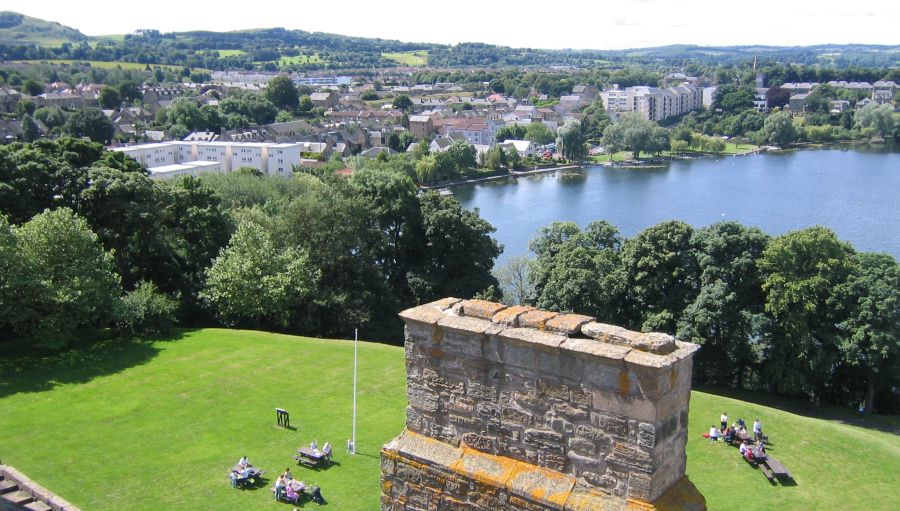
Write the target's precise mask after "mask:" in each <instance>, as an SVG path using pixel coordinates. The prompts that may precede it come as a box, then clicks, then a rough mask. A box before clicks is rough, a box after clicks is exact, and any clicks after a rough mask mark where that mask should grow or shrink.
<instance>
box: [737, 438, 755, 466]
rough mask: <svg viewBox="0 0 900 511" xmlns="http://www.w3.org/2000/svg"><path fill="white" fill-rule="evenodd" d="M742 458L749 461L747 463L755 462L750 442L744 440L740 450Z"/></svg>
mask: <svg viewBox="0 0 900 511" xmlns="http://www.w3.org/2000/svg"><path fill="white" fill-rule="evenodd" d="M739 451H740V453H741V456H743V457H744V458H746V459H747V461H753V449H752V448H751V447H750V441H749V440H744V443H742V444H741V447H740V449H739Z"/></svg>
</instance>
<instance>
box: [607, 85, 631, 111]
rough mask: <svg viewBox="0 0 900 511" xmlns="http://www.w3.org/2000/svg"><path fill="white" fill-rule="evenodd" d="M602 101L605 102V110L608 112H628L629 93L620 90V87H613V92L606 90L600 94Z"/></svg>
mask: <svg viewBox="0 0 900 511" xmlns="http://www.w3.org/2000/svg"><path fill="white" fill-rule="evenodd" d="M600 99H602V100H603V108H604V109H605V110H606V111H607V112H628V111H629V110H630V109H629V106H628V93H627V92H625V91H624V90H621V89H619V86H618V85H613V88H612V89H611V90H605V91H603V92H601V93H600Z"/></svg>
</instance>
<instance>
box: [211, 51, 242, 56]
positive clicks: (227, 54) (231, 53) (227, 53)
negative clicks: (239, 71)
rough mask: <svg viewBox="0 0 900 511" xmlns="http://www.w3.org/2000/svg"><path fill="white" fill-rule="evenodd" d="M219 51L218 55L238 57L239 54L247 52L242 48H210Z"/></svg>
mask: <svg viewBox="0 0 900 511" xmlns="http://www.w3.org/2000/svg"><path fill="white" fill-rule="evenodd" d="M212 51H215V52H218V53H219V57H239V56H241V55H246V54H247V52H245V51H244V50H218V49H217V50H212Z"/></svg>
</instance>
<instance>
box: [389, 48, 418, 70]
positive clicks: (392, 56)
mask: <svg viewBox="0 0 900 511" xmlns="http://www.w3.org/2000/svg"><path fill="white" fill-rule="evenodd" d="M381 56H382V57H384V58H386V59H388V60H393V61H394V62H396V63H398V64H400V65H402V66H410V67H418V66H424V65H427V64H428V50H416V51H403V52H387V53H382V54H381Z"/></svg>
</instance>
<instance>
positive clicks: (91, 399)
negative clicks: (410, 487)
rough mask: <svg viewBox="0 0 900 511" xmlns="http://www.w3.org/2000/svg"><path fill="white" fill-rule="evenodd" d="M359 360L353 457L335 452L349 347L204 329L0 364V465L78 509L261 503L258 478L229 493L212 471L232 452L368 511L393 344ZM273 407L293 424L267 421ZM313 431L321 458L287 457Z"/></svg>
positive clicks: (395, 389)
mask: <svg viewBox="0 0 900 511" xmlns="http://www.w3.org/2000/svg"><path fill="white" fill-rule="evenodd" d="M359 354H360V357H359V358H360V366H359V381H360V387H359V429H358V432H357V447H358V452H359V454H357V455H356V456H349V455H346V454H345V453H344V446H345V443H346V440H347V439H348V438H350V429H351V425H350V424H351V400H352V390H351V389H352V374H353V373H352V371H353V343H352V342H346V341H327V340H317V339H304V338H298V337H289V336H282V335H275V334H265V333H257V332H246V331H232V330H214V329H210V330H200V331H193V332H187V333H185V334H183V336H181V338H180V339H178V340H177V341H170V342H154V343H144V342H124V343H113V344H102V345H97V346H94V347H93V348H91V349H88V350H83V351H82V352H75V353H70V355H69V356H66V357H58V358H57V357H54V358H51V359H45V360H42V361H40V362H39V363H38V364H34V365H32V366H31V367H29V369H25V370H22V371H18V372H14V371H13V370H12V368H11V367H10V365H9V364H4V365H2V366H0V375H2V376H0V410H2V413H0V431H2V432H3V435H2V440H0V459H2V460H3V461H4V462H7V463H11V464H13V465H14V466H16V467H17V468H18V469H19V470H22V471H23V472H24V473H26V474H28V475H29V476H30V477H32V478H34V479H36V480H38V481H40V482H41V484H43V485H45V486H47V487H48V488H50V489H52V490H53V491H56V492H58V493H60V494H61V495H63V496H64V497H65V498H66V499H67V500H69V501H71V502H73V503H75V504H76V505H78V506H80V507H82V508H83V509H90V510H120V509H133V510H159V509H244V510H254V509H271V508H272V506H273V505H274V504H273V500H274V499H273V497H272V494H271V492H270V491H269V488H270V487H271V484H267V485H266V486H265V487H261V488H258V489H254V490H246V491H239V490H234V489H232V488H231V485H230V483H229V481H228V480H227V479H226V477H225V474H226V472H227V470H228V469H229V468H230V467H231V466H232V465H234V463H235V462H236V461H237V460H238V458H240V457H241V456H242V455H244V454H246V455H247V456H248V457H249V458H250V461H251V463H253V464H255V465H257V466H259V467H261V468H263V469H264V470H266V471H267V472H268V474H269V475H271V476H273V477H277V476H278V474H279V473H280V472H281V471H283V470H284V469H285V467H288V466H290V467H292V468H291V470H292V472H294V473H295V474H296V477H297V478H299V479H302V480H304V481H305V482H307V483H318V484H319V485H320V486H321V488H322V493H323V495H324V497H325V498H326V499H327V500H328V502H329V503H330V504H331V506H330V507H331V509H340V510H359V511H363V510H371V509H377V508H378V502H379V493H380V490H379V480H378V474H379V471H380V462H379V458H378V453H379V450H380V449H381V446H382V445H383V444H384V442H385V441H387V440H389V439H390V438H392V437H393V436H396V435H397V434H398V433H400V431H401V430H402V429H403V423H404V410H405V406H406V395H405V376H404V375H405V373H404V371H405V369H404V365H403V351H402V350H401V349H399V348H393V347H386V346H383V345H378V344H362V343H361V345H360V350H359ZM21 367H22V366H21V365H19V368H21ZM276 407H281V408H284V409H286V410H288V411H289V412H290V413H291V423H292V424H293V425H294V426H296V428H297V430H296V431H290V430H286V429H279V428H276V427H275V412H274V410H273V409H274V408H276ZM313 439H316V440H318V442H319V445H320V446H321V445H323V444H324V443H325V442H326V441H330V442H331V443H333V444H334V445H335V446H336V449H335V453H336V455H335V461H336V463H335V465H333V466H332V467H330V468H328V469H326V470H320V471H313V470H310V469H304V468H302V467H298V466H297V465H296V462H294V461H293V460H292V459H291V456H292V455H293V454H296V452H295V451H296V449H297V448H298V447H301V446H304V445H308V444H309V442H310V441H311V440H313ZM273 481H274V479H270V481H269V482H270V483H271V482H273ZM284 507H285V508H287V509H290V508H289V507H287V504H285V505H284ZM276 508H279V509H280V507H279V506H276Z"/></svg>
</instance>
